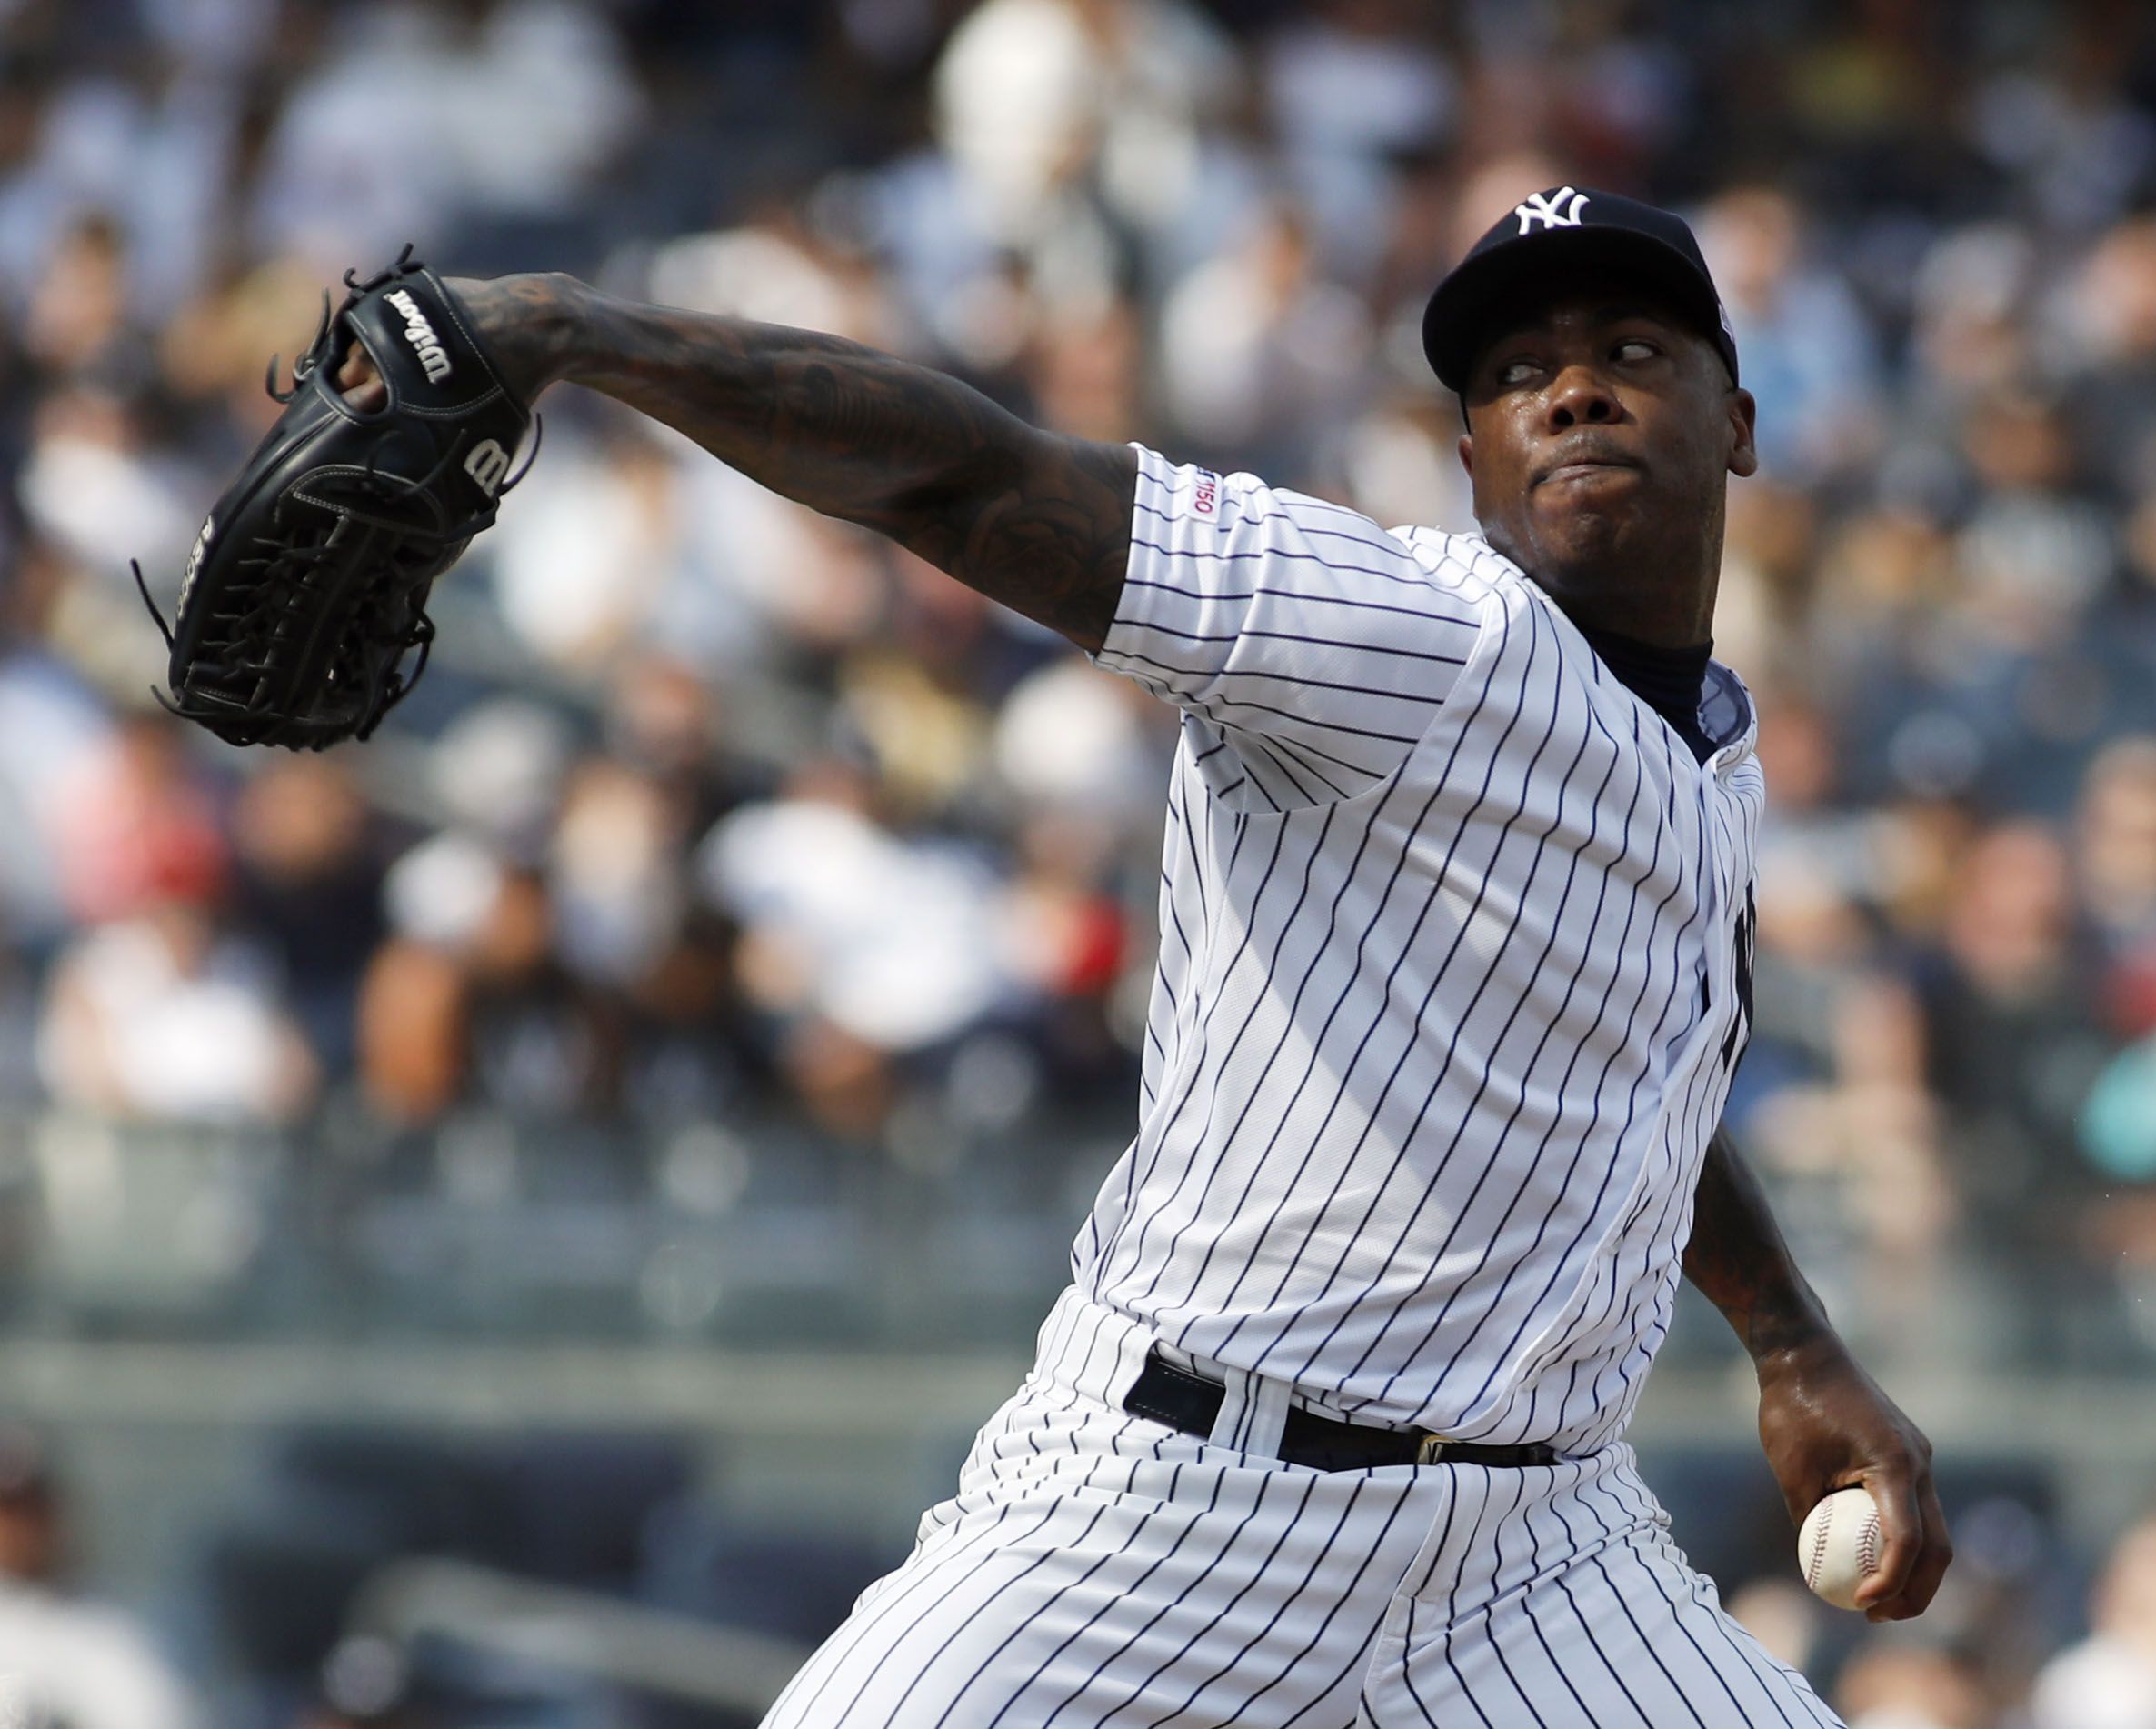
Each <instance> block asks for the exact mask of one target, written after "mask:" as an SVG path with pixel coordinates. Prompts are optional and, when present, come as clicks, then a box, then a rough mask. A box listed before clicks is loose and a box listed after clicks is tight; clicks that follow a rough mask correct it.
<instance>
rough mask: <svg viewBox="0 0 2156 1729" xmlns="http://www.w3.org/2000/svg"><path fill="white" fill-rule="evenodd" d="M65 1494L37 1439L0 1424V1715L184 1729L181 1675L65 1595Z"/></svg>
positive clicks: (104, 1615)
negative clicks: (1, 1712) (6, 1713)
mask: <svg viewBox="0 0 2156 1729" xmlns="http://www.w3.org/2000/svg"><path fill="white" fill-rule="evenodd" d="M68 1540H69V1529H68V1523H67V1514H66V1506H65V1495H64V1491H63V1489H62V1487H61V1484H60V1483H59V1481H58V1480H57V1478H56V1477H55V1474H54V1473H53V1470H52V1467H51V1465H50V1464H49V1463H48V1462H47V1460H46V1457H45V1453H44V1450H43V1448H42V1446H41V1445H40V1444H39V1442H38V1441H37V1440H36V1438H35V1437H34V1436H32V1435H31V1434H28V1433H27V1432H25V1431H24V1430H22V1429H20V1428H17V1427H15V1426H12V1425H10V1426H6V1427H0V1711H5V1712H8V1713H10V1714H15V1715H16V1716H17V1717H18V1718H19V1719H20V1720H21V1721H23V1722H25V1723H29V1724H42V1723H51V1724H67V1725H69V1729H186V1725H188V1724H193V1723H194V1722H195V1720H196V1718H195V1710H194V1707H193V1705H192V1704H191V1703H190V1701H189V1699H188V1697H187V1694H186V1691H185V1687H184V1685H183V1684H182V1682H181V1680H180V1677H179V1676H178V1675H177V1674H175V1672H174V1671H173V1669H172V1667H171V1666H170V1664H167V1663H166V1661H165V1658H164V1657H163V1656H162V1655H160V1654H158V1652H157V1651H156V1650H155V1648H154V1647H153V1646H152V1645H151V1644H150V1643H149V1641H148V1640H147V1639H145V1637H144V1636H143V1634H142V1633H141V1632H140V1631H139V1630H138V1629H137V1628H136V1626H135V1624H134V1623H133V1622H132V1621H131V1620H130V1619H129V1618H128V1617H127V1616H125V1615H124V1614H120V1613H119V1612H118V1611H116V1610H114V1609H108V1608H105V1607H103V1606H101V1605H99V1604H93V1603H89V1602H86V1601H85V1600H83V1599H82V1598H79V1597H76V1596H75V1595H73V1594H70V1593H69V1592H68V1591H67V1590H66V1588H65V1579H66V1576H67V1574H68V1571H69V1568H70V1564H71V1557H70V1556H69V1554H68Z"/></svg>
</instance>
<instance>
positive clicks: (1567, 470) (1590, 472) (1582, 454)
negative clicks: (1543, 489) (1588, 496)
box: [1534, 444, 1639, 486]
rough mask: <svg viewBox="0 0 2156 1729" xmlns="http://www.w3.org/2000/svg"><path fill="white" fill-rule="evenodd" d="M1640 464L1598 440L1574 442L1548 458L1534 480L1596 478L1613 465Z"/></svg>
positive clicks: (1625, 466)
mask: <svg viewBox="0 0 2156 1729" xmlns="http://www.w3.org/2000/svg"><path fill="white" fill-rule="evenodd" d="M1638 467H1639V464H1637V463H1635V462H1633V461H1632V459H1631V458H1630V457H1628V456H1624V455H1619V454H1618V453H1617V452H1616V451H1614V450H1612V449H1610V448H1608V447H1607V446H1606V445H1600V444H1596V445H1574V446H1573V447H1572V449H1570V450H1565V451H1560V452H1559V453H1557V455H1555V456H1554V457H1552V459H1551V460H1550V461H1549V462H1547V463H1545V464H1544V465H1542V467H1540V468H1538V469H1537V470H1536V471H1535V475H1534V484H1535V485H1537V486H1540V485H1544V484H1545V483H1547V482H1550V481H1558V482H1562V483H1567V484H1569V483H1572V482H1576V481H1582V480H1594V479H1598V478H1600V477H1601V476H1602V475H1606V474H1608V473H1609V472H1610V471H1611V470H1612V469H1636V468H1638Z"/></svg>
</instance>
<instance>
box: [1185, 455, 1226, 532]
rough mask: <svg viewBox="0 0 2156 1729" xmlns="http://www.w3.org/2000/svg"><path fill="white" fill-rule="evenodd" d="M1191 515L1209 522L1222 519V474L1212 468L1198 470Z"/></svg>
mask: <svg viewBox="0 0 2156 1729" xmlns="http://www.w3.org/2000/svg"><path fill="white" fill-rule="evenodd" d="M1191 515H1193V516H1201V517H1203V518H1204V520H1205V521H1207V522H1209V523H1210V522H1217V521H1219V520H1220V476H1219V475H1216V474H1214V473H1213V470H1212V469H1210V468H1201V469H1199V470H1198V482H1197V485H1194V486H1193V487H1192V488H1191Z"/></svg>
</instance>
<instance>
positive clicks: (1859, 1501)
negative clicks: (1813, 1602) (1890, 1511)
mask: <svg viewBox="0 0 2156 1729" xmlns="http://www.w3.org/2000/svg"><path fill="white" fill-rule="evenodd" d="M1883 1546H1884V1539H1883V1538H1882V1536H1881V1535H1880V1531H1879V1507H1878V1505H1877V1504H1876V1503H1874V1502H1873V1501H1872V1494H1871V1492H1870V1491H1869V1490H1866V1489H1838V1490H1836V1491H1835V1492H1834V1493H1833V1494H1831V1495H1828V1496H1827V1497H1826V1498H1825V1499H1824V1500H1822V1501H1821V1502H1820V1504H1818V1505H1817V1506H1815V1507H1813V1508H1812V1511H1811V1512H1810V1513H1808V1514H1805V1515H1804V1524H1803V1527H1802V1529H1801V1530H1800V1531H1799V1532H1798V1533H1797V1564H1798V1565H1799V1566H1801V1567H1802V1568H1803V1570H1804V1583H1805V1584H1808V1585H1810V1586H1811V1587H1812V1591H1813V1592H1815V1593H1816V1594H1818V1595H1820V1596H1822V1597H1824V1598H1825V1599H1826V1600H1827V1601H1828V1602H1829V1603H1831V1604H1833V1605H1834V1607H1836V1608H1837V1609H1853V1608H1855V1607H1856V1606H1857V1587H1858V1586H1860V1585H1862V1584H1863V1583H1864V1581H1865V1580H1866V1579H1868V1578H1870V1577H1871V1576H1872V1569H1873V1568H1874V1567H1876V1566H1878V1565H1879V1554H1880V1550H1881V1549H1882V1547H1883Z"/></svg>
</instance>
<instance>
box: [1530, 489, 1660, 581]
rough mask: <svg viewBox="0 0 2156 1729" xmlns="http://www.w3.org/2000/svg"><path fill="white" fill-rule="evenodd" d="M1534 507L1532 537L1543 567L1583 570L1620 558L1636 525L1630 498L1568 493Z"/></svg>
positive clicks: (1635, 513)
mask: <svg viewBox="0 0 2156 1729" xmlns="http://www.w3.org/2000/svg"><path fill="white" fill-rule="evenodd" d="M1537 504H1538V505H1539V506H1540V508H1539V509H1538V511H1537V513H1536V514H1537V515H1538V516H1539V517H1540V518H1541V521H1540V523H1539V524H1538V528H1539V530H1540V532H1539V533H1538V534H1537V535H1536V536H1535V538H1536V540H1537V541H1538V542H1539V543H1540V544H1541V545H1542V549H1543V552H1544V560H1543V562H1544V565H1545V567H1546V568H1568V569H1572V570H1579V571H1586V570H1592V569H1594V568H1595V567H1597V566H1601V565H1607V564H1608V563H1609V562H1610V561H1612V559H1622V556H1623V555H1624V551H1625V548H1626V545H1628V544H1629V542H1630V541H1631V540H1632V536H1633V535H1634V533H1635V532H1636V530H1637V528H1638V526H1639V511H1638V509H1637V508H1636V505H1635V503H1634V501H1633V500H1632V499H1630V498H1623V499H1619V498H1613V497H1595V496H1591V495H1586V494H1585V493H1583V492H1572V493H1568V494H1567V495H1562V496H1557V497H1552V498H1550V499H1548V500H1547V501H1543V500H1539V499H1538V500H1537Z"/></svg>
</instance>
